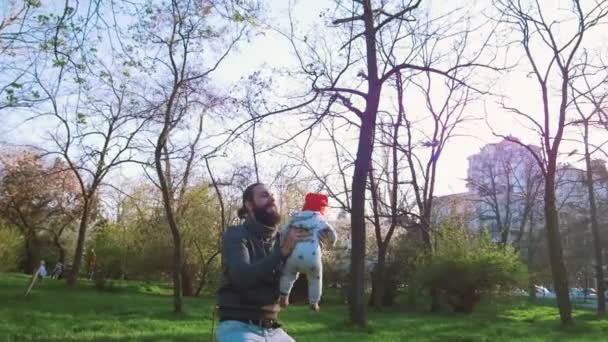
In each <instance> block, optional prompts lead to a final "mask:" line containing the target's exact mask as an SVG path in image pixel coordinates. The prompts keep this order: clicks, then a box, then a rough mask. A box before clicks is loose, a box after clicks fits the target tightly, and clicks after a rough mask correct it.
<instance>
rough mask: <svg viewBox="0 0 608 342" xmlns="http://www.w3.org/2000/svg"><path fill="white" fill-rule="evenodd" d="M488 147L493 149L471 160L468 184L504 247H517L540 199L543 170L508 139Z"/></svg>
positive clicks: (483, 217) (484, 216)
mask: <svg viewBox="0 0 608 342" xmlns="http://www.w3.org/2000/svg"><path fill="white" fill-rule="evenodd" d="M485 149H491V150H490V151H487V153H484V154H479V155H477V156H476V157H474V158H473V159H470V160H471V162H470V166H469V177H468V179H467V185H468V187H469V189H470V190H472V191H474V192H475V193H477V194H478V196H479V199H478V202H479V208H480V213H479V214H480V217H479V219H480V220H481V221H482V223H483V222H487V221H490V222H491V223H493V225H492V226H495V227H496V229H497V232H498V235H499V243H500V244H501V245H502V246H503V247H506V246H507V244H508V243H509V242H510V243H512V244H513V246H514V247H515V248H516V249H518V248H519V242H520V241H521V239H522V237H523V234H524V232H525V227H526V224H527V223H528V222H529V216H530V215H531V213H532V210H533V207H534V205H535V204H536V203H537V200H538V193H539V191H540V189H541V179H542V175H541V171H540V169H539V168H538V165H537V163H536V161H535V160H534V159H533V158H532V157H531V156H530V155H529V153H528V152H527V150H525V149H523V148H522V147H521V146H520V145H518V144H514V143H512V142H510V141H508V140H503V141H502V142H500V143H498V144H492V145H489V146H487V147H486V148H485ZM485 149H484V150H485Z"/></svg>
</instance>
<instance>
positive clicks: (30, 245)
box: [22, 237, 37, 274]
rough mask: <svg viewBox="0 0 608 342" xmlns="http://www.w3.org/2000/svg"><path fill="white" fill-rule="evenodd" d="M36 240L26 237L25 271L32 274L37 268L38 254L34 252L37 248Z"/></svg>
mask: <svg viewBox="0 0 608 342" xmlns="http://www.w3.org/2000/svg"><path fill="white" fill-rule="evenodd" d="M35 245H36V243H35V240H34V239H32V238H30V237H26V238H25V244H24V252H25V259H24V260H23V263H22V264H23V271H24V272H25V273H26V274H32V273H33V272H34V270H35V269H36V266H37V265H36V255H35V252H34V249H35Z"/></svg>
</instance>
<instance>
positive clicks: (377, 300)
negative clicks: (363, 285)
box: [370, 246, 387, 310]
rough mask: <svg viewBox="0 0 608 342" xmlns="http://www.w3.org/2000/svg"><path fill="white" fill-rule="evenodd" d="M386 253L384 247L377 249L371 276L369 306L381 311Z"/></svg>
mask: <svg viewBox="0 0 608 342" xmlns="http://www.w3.org/2000/svg"><path fill="white" fill-rule="evenodd" d="M386 252H387V248H385V246H380V247H379V249H378V263H377V264H376V267H375V268H374V273H373V274H372V295H371V298H370V304H371V305H372V306H373V307H374V309H376V310H380V309H382V305H383V302H384V295H385V290H386V286H385V283H386V280H387V279H386V278H387V277H386Z"/></svg>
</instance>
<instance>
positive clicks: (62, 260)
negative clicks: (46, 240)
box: [53, 235, 65, 265]
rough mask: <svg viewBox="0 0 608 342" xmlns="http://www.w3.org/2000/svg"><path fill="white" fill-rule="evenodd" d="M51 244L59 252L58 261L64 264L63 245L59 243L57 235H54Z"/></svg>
mask: <svg viewBox="0 0 608 342" xmlns="http://www.w3.org/2000/svg"><path fill="white" fill-rule="evenodd" d="M53 244H54V245H55V247H56V248H57V253H59V262H60V263H62V264H63V265H65V248H63V245H62V244H61V240H60V239H59V236H57V235H55V236H54V237H53Z"/></svg>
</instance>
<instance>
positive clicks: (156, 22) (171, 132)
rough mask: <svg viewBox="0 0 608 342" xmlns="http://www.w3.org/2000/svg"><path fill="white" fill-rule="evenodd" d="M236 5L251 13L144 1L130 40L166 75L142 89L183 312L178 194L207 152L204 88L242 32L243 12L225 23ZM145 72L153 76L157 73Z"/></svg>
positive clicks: (208, 98) (179, 1)
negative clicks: (153, 125) (154, 127)
mask: <svg viewBox="0 0 608 342" xmlns="http://www.w3.org/2000/svg"><path fill="white" fill-rule="evenodd" d="M234 6H236V7H234ZM243 6H246V4H243ZM237 9H240V10H242V11H245V13H249V14H248V15H254V13H255V8H241V7H239V6H237V5H236V4H232V3H231V2H229V1H210V2H202V3H199V2H195V1H190V0H172V1H170V2H169V3H167V4H153V3H149V4H145V6H144V7H143V8H140V9H139V10H140V11H143V12H145V13H147V16H146V17H145V18H144V19H143V20H142V22H141V23H140V26H139V27H138V32H137V37H135V40H137V41H140V42H148V43H147V45H144V46H145V47H144V49H149V50H150V52H149V53H145V54H143V58H142V59H143V63H149V64H150V65H151V66H152V69H154V70H156V71H157V72H158V73H160V74H162V75H165V76H166V80H158V81H153V82H156V84H155V86H156V87H150V88H149V89H147V88H148V85H146V86H145V87H144V90H143V91H142V93H144V94H145V95H144V96H143V97H144V98H145V99H146V101H147V103H148V105H149V107H150V108H151V112H152V113H153V114H154V115H155V116H156V118H157V119H158V122H157V123H158V125H159V133H158V135H157V136H156V141H155V143H154V166H155V171H156V179H157V180H158V183H157V186H158V187H159V188H160V189H161V193H162V198H163V205H164V212H165V218H166V220H167V224H168V226H169V229H170V231H171V235H172V237H173V286H174V311H175V312H176V313H181V312H182V268H183V262H184V260H183V241H182V238H183V237H182V233H181V232H180V210H181V209H180V208H181V207H180V198H181V197H182V195H183V194H184V193H185V191H186V189H187V187H188V185H189V178H190V177H191V176H192V172H193V167H194V164H193V163H194V161H196V160H199V159H201V158H204V157H206V156H208V154H205V155H203V154H201V151H200V149H201V146H200V143H202V142H205V140H206V139H207V138H208V136H207V135H206V134H204V132H203V118H207V117H208V115H207V114H208V113H207V112H208V111H209V109H210V108H212V107H213V104H214V101H216V100H217V98H216V97H215V96H213V95H212V92H211V91H210V90H209V88H210V86H209V84H208V83H207V82H208V79H209V76H210V74H211V73H212V72H214V71H215V70H216V69H217V68H218V66H219V65H220V63H221V62H222V61H223V60H224V59H225V58H226V56H227V55H228V54H229V53H230V51H232V49H233V48H234V46H235V45H236V44H237V42H239V41H240V39H241V37H243V35H244V34H245V29H246V27H247V25H246V22H244V19H243V18H244V17H243V16H242V15H241V16H240V17H239V18H241V20H236V19H235V20H234V24H235V26H236V29H235V30H234V31H233V30H231V29H230V27H229V26H227V24H226V23H228V24H230V20H229V19H228V18H235V15H236V14H235V13H237V14H238V13H239V12H237ZM247 11H250V12H247ZM224 39H226V40H224ZM226 41H227V43H225V42H226ZM212 51H213V52H212ZM218 51H220V52H219V53H217V52H218ZM148 76H152V77H153V80H156V75H151V74H148ZM193 111H198V112H200V115H199V119H198V120H196V123H195V125H196V127H197V129H196V132H197V133H195V134H194V136H193V137H189V138H188V137H186V138H185V139H184V138H183V137H180V134H179V133H180V132H181V136H183V135H184V134H185V133H184V132H187V131H188V128H189V126H190V125H192V124H191V121H192V119H191V116H192V112H193ZM185 135H186V136H187V134H185ZM184 140H186V142H184ZM180 165H181V166H180Z"/></svg>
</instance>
